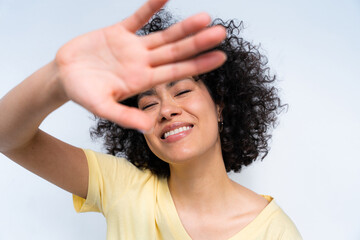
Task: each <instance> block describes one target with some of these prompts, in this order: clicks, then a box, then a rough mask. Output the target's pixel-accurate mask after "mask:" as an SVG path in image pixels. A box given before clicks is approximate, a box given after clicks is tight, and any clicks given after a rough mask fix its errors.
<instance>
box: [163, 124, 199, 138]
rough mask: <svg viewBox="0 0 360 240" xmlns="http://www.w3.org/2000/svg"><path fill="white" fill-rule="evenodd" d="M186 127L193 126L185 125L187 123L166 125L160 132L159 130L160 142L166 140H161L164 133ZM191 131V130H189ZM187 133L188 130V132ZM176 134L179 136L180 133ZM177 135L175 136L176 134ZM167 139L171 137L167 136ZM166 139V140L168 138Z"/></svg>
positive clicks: (191, 125)
mask: <svg viewBox="0 0 360 240" xmlns="http://www.w3.org/2000/svg"><path fill="white" fill-rule="evenodd" d="M188 126H190V127H193V126H194V124H191V123H187V122H174V123H172V124H168V125H166V126H165V127H164V128H163V129H162V130H161V134H160V138H161V139H162V140H166V139H167V138H166V139H164V138H163V136H164V134H165V133H166V132H170V131H171V130H174V129H177V128H180V127H188ZM190 130H191V129H190ZM188 131H189V130H188ZM185 132H187V131H185ZM178 134H180V135H181V133H178ZM176 135H177V134H176ZM169 137H171V136H169ZM169 137H168V138H169Z"/></svg>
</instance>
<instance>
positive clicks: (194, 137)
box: [139, 79, 220, 164]
mask: <svg viewBox="0 0 360 240" xmlns="http://www.w3.org/2000/svg"><path fill="white" fill-rule="evenodd" d="M153 90H154V94H153V95H149V96H145V97H142V98H141V99H140V101H139V108H140V109H142V108H143V106H146V105H149V104H151V105H150V107H148V108H146V109H145V110H143V111H144V112H145V113H146V114H147V115H148V116H149V117H150V118H152V119H156V122H155V125H154V131H153V132H152V133H151V134H145V139H146V141H147V143H148V146H149V147H150V149H151V151H152V152H153V153H154V154H155V155H157V156H158V157H159V158H160V159H162V160H163V161H165V162H168V163H173V164H186V162H187V161H191V160H192V159H195V158H196V159H199V157H200V156H202V155H208V154H212V152H211V153H209V152H208V151H209V150H212V149H215V148H217V149H218V148H220V141H219V134H218V131H217V124H218V119H219V108H218V107H217V106H215V104H214V102H213V101H212V99H211V96H210V94H209V92H208V91H207V89H206V86H205V85H204V84H203V83H202V82H201V81H195V80H193V79H184V80H180V81H177V82H175V83H174V85H172V86H170V87H169V86H167V85H166V84H161V85H158V86H156V87H155V88H153ZM174 124H175V126H177V125H178V124H179V126H182V125H186V126H188V125H191V126H193V127H192V129H191V130H189V131H187V132H186V133H185V132H184V133H179V134H176V135H173V136H171V137H168V138H167V139H162V135H163V131H164V128H165V127H171V126H172V125H174ZM175 126H174V127H173V129H176V128H178V127H175ZM168 131H169V130H168ZM174 138H175V139H174ZM169 139H172V140H171V141H169Z"/></svg>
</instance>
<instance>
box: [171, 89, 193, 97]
mask: <svg viewBox="0 0 360 240" xmlns="http://www.w3.org/2000/svg"><path fill="white" fill-rule="evenodd" d="M188 92H191V90H184V91H181V92H179V93H178V94H176V95H175V97H177V96H180V95H182V94H185V93H188Z"/></svg>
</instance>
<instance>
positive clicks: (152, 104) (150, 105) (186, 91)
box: [141, 90, 191, 110]
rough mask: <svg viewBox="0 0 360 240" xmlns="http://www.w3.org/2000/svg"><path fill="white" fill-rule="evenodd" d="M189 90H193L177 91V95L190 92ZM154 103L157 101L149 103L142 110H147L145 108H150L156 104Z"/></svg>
mask: <svg viewBox="0 0 360 240" xmlns="http://www.w3.org/2000/svg"><path fill="white" fill-rule="evenodd" d="M188 92H191V90H184V91H181V92H179V93H177V94H176V95H175V97H177V96H180V95H182V94H185V93H188ZM154 105H156V103H151V104H149V105H146V106H144V107H143V108H142V109H141V110H145V109H147V108H149V107H152V106H154Z"/></svg>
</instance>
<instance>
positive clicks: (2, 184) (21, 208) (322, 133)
mask: <svg viewBox="0 0 360 240" xmlns="http://www.w3.org/2000/svg"><path fill="white" fill-rule="evenodd" d="M143 2H144V1H140V0H133V1H120V0H118V1H115V0H103V1H95V0H87V1H85V0H77V1H70V0H62V1H45V0H44V1H40V0H33V1H25V0H18V1H10V0H0V81H1V82H0V97H2V96H3V95H5V94H6V92H8V91H9V90H10V89H11V88H13V87H14V86H16V85H17V84H18V83H20V82H21V81H22V80H23V79H24V78H26V77H27V76H29V75H30V74H31V73H33V72H34V71H36V70H37V69H38V68H40V67H41V66H43V65H44V64H46V63H47V62H49V61H50V60H51V59H53V57H54V55H55V53H56V51H57V49H58V48H59V47H60V46H62V45H63V44H64V43H65V42H67V41H68V40H70V39H72V38H74V37H75V36H77V35H79V34H82V33H85V32H88V31H91V30H94V29H97V28H101V27H104V26H107V25H110V24H113V23H115V22H117V21H119V20H121V19H124V18H125V17H126V16H128V15H129V14H131V13H132V12H133V11H134V10H135V9H136V8H137V7H138V6H140V5H141V3H143ZM169 8H170V10H173V11H174V12H175V14H176V15H178V16H181V17H187V16H189V15H191V14H194V13H197V12H200V11H206V12H209V13H210V14H211V15H212V16H214V17H221V18H224V19H228V18H237V19H239V20H243V21H244V23H245V26H246V29H245V30H244V31H243V36H244V38H245V39H247V40H250V41H252V42H254V43H261V46H262V52H263V53H265V54H266V55H267V56H268V59H269V66H270V67H271V69H272V71H273V73H276V74H277V76H278V80H279V81H278V86H279V88H281V92H280V94H281V96H282V97H283V100H284V101H285V102H286V103H288V104H289V110H288V112H287V113H284V114H282V116H281V119H280V124H279V126H278V127H277V129H276V130H275V131H274V136H273V139H272V141H271V147H272V149H271V151H270V153H269V155H268V156H267V157H266V158H265V160H264V161H263V162H257V163H255V164H253V165H252V166H250V167H248V168H246V169H244V170H243V171H242V172H241V173H240V174H230V176H231V177H232V178H233V179H235V180H236V181H237V182H239V183H240V184H243V185H245V186H246V187H249V188H251V189H252V190H254V191H256V192H258V193H261V194H268V195H272V196H273V197H275V199H276V200H277V202H278V203H279V205H280V206H281V207H282V208H283V209H284V210H285V212H287V213H288V215H289V216H290V217H291V218H292V219H293V221H294V222H295V224H296V225H297V227H298V229H299V230H300V232H301V233H302V235H303V237H304V239H309V240H311V239H346V240H358V239H360V207H359V202H360V191H359V190H360V158H359V155H358V150H359V145H360V141H359V135H360V107H359V106H358V105H359V102H360V101H359V100H360V99H359V98H360V97H359V88H360V79H359V70H358V69H359V64H360V57H359V54H360V44H359V43H360V2H359V1H358V0H344V1H335V0H326V1H325V0H318V1H310V0H303V1H285V0H274V1H266V0H254V1H243V0H222V1H209V0H207V1H205V0H196V1H193V0H173V1H171V2H170V3H169ZM0 114H6V113H4V112H2V113H0ZM91 116H92V115H91V114H90V113H88V112H87V111H86V110H84V109H82V108H80V107H79V106H77V105H75V104H74V103H67V104H66V105H64V106H63V107H61V108H60V109H58V110H57V111H55V112H54V113H52V114H51V115H50V116H49V117H48V118H47V119H46V120H45V122H44V123H43V124H42V125H41V129H43V130H45V131H47V132H49V133H50V134H52V135H54V136H56V137H58V138H59V139H61V140H63V141H66V142H68V143H70V144H73V145H75V146H78V147H83V148H92V149H94V150H98V151H101V145H100V143H97V142H92V141H91V139H90V137H89V127H90V126H91V125H92V124H93V122H92V120H91ZM24 121H26V119H24ZM0 124H1V123H0ZM0 189H1V193H0V206H1V213H0V239H1V240H8V239H37V240H41V239H54V240H56V239H59V240H60V239H61V240H62V239H87V240H92V239H93V240H95V239H96V240H98V239H105V235H106V223H105V219H104V218H103V216H102V215H101V214H98V213H87V214H76V213H75V211H74V209H73V206H72V196H71V194H69V193H68V192H65V191H63V190H61V189H59V188H58V187H56V186H54V185H52V184H50V183H48V182H47V181H45V180H42V179H41V178H39V177H37V176H36V175H34V174H32V173H30V172H28V171H27V170H25V169H23V168H22V167H19V166H18V165H17V164H15V163H13V162H12V161H11V160H9V159H7V158H6V157H5V156H4V155H1V154H0Z"/></svg>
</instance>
